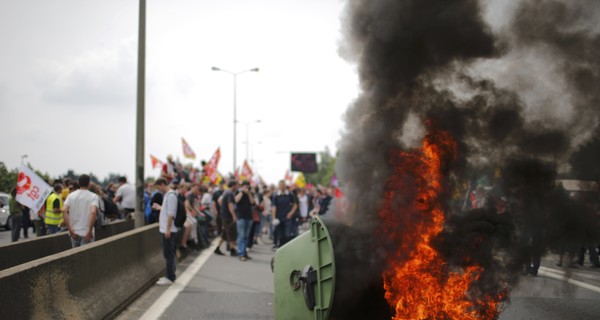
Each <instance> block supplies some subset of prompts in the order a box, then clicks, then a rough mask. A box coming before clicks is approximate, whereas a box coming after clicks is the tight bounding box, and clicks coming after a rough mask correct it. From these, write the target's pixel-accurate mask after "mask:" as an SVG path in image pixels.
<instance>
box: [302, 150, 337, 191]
mask: <svg viewBox="0 0 600 320" xmlns="http://www.w3.org/2000/svg"><path fill="white" fill-rule="evenodd" d="M336 160H337V156H334V155H332V154H331V150H329V148H328V147H325V150H323V151H321V152H319V162H318V164H319V170H318V171H317V172H316V173H311V174H306V182H307V183H310V184H313V185H318V184H320V185H324V186H328V185H329V184H330V182H331V177H333V175H334V174H335V162H336Z"/></svg>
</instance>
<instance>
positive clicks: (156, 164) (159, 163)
mask: <svg viewBox="0 0 600 320" xmlns="http://www.w3.org/2000/svg"><path fill="white" fill-rule="evenodd" d="M150 161H152V169H156V168H161V169H162V167H163V165H164V162H162V161H160V160H158V158H157V157H155V156H153V155H150Z"/></svg>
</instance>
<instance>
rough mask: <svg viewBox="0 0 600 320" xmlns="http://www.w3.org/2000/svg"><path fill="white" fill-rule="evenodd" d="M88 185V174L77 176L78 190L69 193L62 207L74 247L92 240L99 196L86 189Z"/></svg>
mask: <svg viewBox="0 0 600 320" xmlns="http://www.w3.org/2000/svg"><path fill="white" fill-rule="evenodd" d="M89 186H90V176H88V175H87V174H82V175H81V176H79V190H77V191H73V192H72V193H70V194H69V196H68V197H67V200H65V204H64V208H63V220H64V222H65V224H66V225H67V229H68V230H69V235H70V236H71V244H72V245H73V247H74V248H75V247H79V246H82V245H86V244H89V243H91V242H93V241H94V224H95V223H96V213H97V212H98V201H99V198H98V196H97V195H95V194H94V193H92V192H90V191H89V190H88V188H89Z"/></svg>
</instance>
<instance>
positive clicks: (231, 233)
mask: <svg viewBox="0 0 600 320" xmlns="http://www.w3.org/2000/svg"><path fill="white" fill-rule="evenodd" d="M227 186H228V187H229V189H227V190H225V192H223V194H222V195H221V197H220V198H219V204H220V205H221V219H222V221H223V229H224V231H225V239H226V240H227V244H228V246H229V252H230V253H231V255H232V256H237V255H238V254H237V250H235V247H236V243H235V242H236V239H237V232H236V231H237V227H236V224H237V216H236V214H235V198H234V193H235V192H236V191H237V187H238V186H237V182H236V181H229V183H228V184H227Z"/></svg>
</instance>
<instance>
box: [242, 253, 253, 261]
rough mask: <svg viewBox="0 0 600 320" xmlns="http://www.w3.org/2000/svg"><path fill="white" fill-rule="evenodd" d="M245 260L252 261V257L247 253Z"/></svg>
mask: <svg viewBox="0 0 600 320" xmlns="http://www.w3.org/2000/svg"><path fill="white" fill-rule="evenodd" d="M244 258H246V260H252V257H250V256H249V255H248V254H247V253H246V254H245V255H244Z"/></svg>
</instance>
